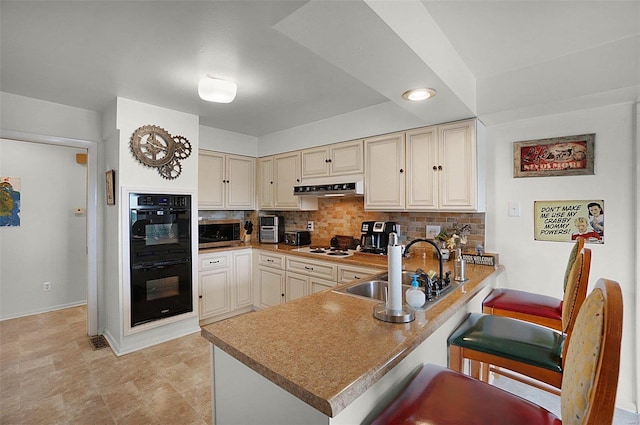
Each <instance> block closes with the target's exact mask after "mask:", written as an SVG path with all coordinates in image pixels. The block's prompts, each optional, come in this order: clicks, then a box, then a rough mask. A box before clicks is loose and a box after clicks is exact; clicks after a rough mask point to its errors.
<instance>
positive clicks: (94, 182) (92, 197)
mask: <svg viewBox="0 0 640 425" xmlns="http://www.w3.org/2000/svg"><path fill="white" fill-rule="evenodd" d="M0 138H3V139H10V140H16V141H22V142H33V143H43V144H48V145H57V146H66V147H73V148H83V149H87V215H86V217H87V241H86V242H87V335H89V336H93V335H98V333H99V332H98V143H97V142H92V141H89V140H79V139H68V138H64V137H55V136H44V135H40V134H32V133H24V132H19V131H12V130H4V129H0Z"/></svg>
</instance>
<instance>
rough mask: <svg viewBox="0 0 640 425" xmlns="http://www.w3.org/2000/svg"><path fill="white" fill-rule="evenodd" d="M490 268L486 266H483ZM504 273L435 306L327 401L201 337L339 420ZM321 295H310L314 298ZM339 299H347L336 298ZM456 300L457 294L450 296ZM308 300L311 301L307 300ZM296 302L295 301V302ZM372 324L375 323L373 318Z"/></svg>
mask: <svg viewBox="0 0 640 425" xmlns="http://www.w3.org/2000/svg"><path fill="white" fill-rule="evenodd" d="M482 267H486V266H482ZM503 271H504V267H503V266H498V267H496V268H495V269H493V270H492V273H491V274H489V275H487V276H485V277H484V278H483V279H482V280H480V281H479V282H474V284H473V285H471V286H470V287H466V284H465V285H463V286H462V287H461V288H459V289H460V291H459V293H458V296H457V297H456V298H455V299H452V300H451V303H440V304H437V305H435V306H433V307H432V308H431V309H430V310H429V312H428V315H429V320H430V322H429V325H428V326H425V327H424V329H422V330H421V332H419V333H418V334H417V335H416V336H415V337H413V338H410V339H409V340H407V341H406V343H405V344H403V345H402V346H399V347H397V348H396V349H395V350H393V351H390V352H389V356H388V357H387V358H384V359H380V361H379V362H378V363H377V364H375V365H374V366H372V367H371V368H369V369H368V370H367V371H366V372H365V373H363V374H362V375H361V376H359V377H358V378H357V379H356V380H355V381H353V382H352V383H351V384H349V385H348V386H346V387H345V388H343V389H342V390H340V391H339V392H338V393H337V394H334V395H332V396H331V397H328V398H327V397H323V396H320V395H317V394H314V393H313V392H312V391H309V390H307V389H305V388H303V387H301V386H300V385H299V384H297V383H295V382H293V381H291V380H289V379H288V378H286V377H285V376H283V375H281V374H280V373H278V372H276V371H274V370H272V369H270V368H268V367H266V366H265V365H264V364H261V363H260V362H258V361H256V360H255V359H253V358H252V357H251V356H249V355H246V354H245V353H243V352H242V351H241V350H240V349H238V348H236V347H234V346H233V345H232V344H230V343H228V342H227V341H225V340H224V339H222V338H220V337H219V336H217V335H215V334H213V333H212V332H210V331H209V330H208V329H207V328H206V326H205V327H203V328H202V330H201V335H202V336H203V337H204V338H206V339H207V340H209V341H210V342H211V343H213V344H214V345H215V346H217V347H218V348H220V349H221V350H223V351H225V352H226V353H227V354H229V355H231V356H232V357H234V358H235V359H237V360H238V361H239V362H241V363H242V364H244V365H245V366H247V367H249V368H250V369H252V370H254V371H255V372H257V373H259V374H260V375H262V376H264V377H265V378H266V379H268V380H270V381H271V382H272V383H274V384H275V385H278V386H279V387H281V388H282V389H284V390H285V391H287V392H289V393H291V394H292V395H294V396H296V397H297V398H299V399H301V400H302V401H304V402H305V403H307V404H309V405H310V406H312V407H314V408H315V409H317V410H318V411H320V412H322V413H323V414H325V415H327V416H329V417H335V416H336V415H337V414H338V413H340V412H341V411H342V410H343V409H344V408H345V407H347V406H348V405H349V404H350V403H351V402H353V401H354V400H355V399H356V398H358V397H359V396H360V395H362V394H363V393H364V392H365V391H367V390H368V389H369V388H370V387H371V386H372V385H374V384H375V383H376V382H378V381H379V380H380V379H381V378H382V377H383V376H384V375H385V374H387V373H388V372H389V371H390V370H391V369H392V368H393V367H395V366H396V365H397V364H398V363H400V362H401V361H402V360H403V359H404V358H405V357H407V356H408V355H409V354H410V353H411V352H412V351H413V350H414V349H415V348H416V347H417V346H419V345H420V344H421V343H422V342H424V341H425V340H426V339H427V338H428V337H429V336H430V335H432V334H433V333H434V332H435V331H436V330H437V329H438V328H439V327H440V326H441V325H442V324H443V323H445V322H446V321H447V320H448V319H449V318H451V317H452V316H453V315H454V314H455V313H457V312H458V311H460V310H461V309H462V308H463V307H464V306H465V305H466V304H467V303H468V302H469V301H470V300H471V299H472V298H473V297H475V296H476V295H477V294H478V293H479V292H480V291H481V290H483V289H484V288H485V287H486V286H487V285H488V284H489V282H491V281H493V280H495V279H496V278H497V277H498V276H499V275H500V274H501V273H502V272H503ZM316 295H319V294H314V295H310V296H309V297H313V296H316ZM335 295H336V296H344V295H340V294H335ZM450 295H451V296H453V295H454V294H450ZM305 298H307V297H305ZM360 301H361V302H363V303H368V304H370V305H371V306H373V305H374V303H372V302H371V301H369V300H360ZM293 302H295V301H293ZM372 320H375V319H373V317H372Z"/></svg>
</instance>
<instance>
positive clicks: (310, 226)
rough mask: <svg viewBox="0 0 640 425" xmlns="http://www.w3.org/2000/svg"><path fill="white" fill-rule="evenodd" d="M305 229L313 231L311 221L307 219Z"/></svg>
mask: <svg viewBox="0 0 640 425" xmlns="http://www.w3.org/2000/svg"><path fill="white" fill-rule="evenodd" d="M307 230H308V231H310V232H313V221H307Z"/></svg>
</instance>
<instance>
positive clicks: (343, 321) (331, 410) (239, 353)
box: [202, 258, 503, 424]
mask: <svg viewBox="0 0 640 425" xmlns="http://www.w3.org/2000/svg"><path fill="white" fill-rule="evenodd" d="M417 267H420V268H423V269H425V270H428V269H437V262H436V261H435V260H432V259H431V258H428V259H424V258H413V259H409V260H405V263H404V264H403V268H404V269H405V270H415V269H416V268H417ZM451 267H452V264H451V263H445V271H448V270H450V269H451ZM502 271H503V268H502V266H498V267H496V268H494V267H490V266H481V265H469V266H468V268H467V277H468V279H469V280H468V281H467V282H465V283H464V284H463V285H461V286H460V287H458V288H456V289H455V290H453V291H451V292H449V293H448V294H447V295H446V296H445V297H443V299H441V300H440V301H439V302H438V303H437V304H435V305H434V306H432V307H431V308H430V309H428V310H427V311H419V312H417V313H416V319H415V320H414V321H412V322H410V323H406V324H392V323H386V322H382V321H379V320H377V319H375V318H374V317H373V308H374V306H375V305H376V304H378V303H379V301H376V300H368V299H362V298H357V297H353V296H350V295H345V294H340V293H336V292H334V291H332V290H326V291H323V292H320V293H316V294H312V295H309V296H306V297H303V298H300V299H297V300H294V301H291V302H288V303H285V304H281V305H278V306H276V307H272V308H268V309H265V310H262V311H259V312H255V313H250V314H245V315H242V316H237V317H234V318H231V319H228V320H224V321H221V322H217V323H213V324H210V325H207V326H204V327H203V328H202V335H203V336H204V337H205V338H206V339H208V340H209V341H210V342H211V361H212V379H213V392H214V394H213V410H214V412H213V413H214V423H217V424H229V423H236V424H241V423H244V424H246V423H273V424H275V423H278V424H354V423H362V422H366V421H367V418H368V417H369V415H370V414H371V412H375V411H376V410H379V409H381V408H382V407H384V405H385V404H386V402H387V401H388V400H390V399H391V398H392V397H393V396H394V395H395V392H397V391H398V390H399V389H400V388H402V385H403V383H404V382H406V380H407V379H408V378H409V377H410V375H411V374H412V372H413V371H415V370H416V368H417V367H418V366H419V365H421V364H423V363H424V362H432V363H438V364H444V365H446V337H447V335H448V334H449V333H450V332H451V330H452V329H453V328H454V327H455V326H456V325H457V324H458V323H459V321H460V320H461V319H462V318H463V317H464V316H465V314H466V312H467V311H470V310H478V309H479V303H480V300H481V299H482V294H483V293H484V292H486V290H487V289H488V288H491V287H494V286H497V281H498V278H499V277H500V275H501V274H502Z"/></svg>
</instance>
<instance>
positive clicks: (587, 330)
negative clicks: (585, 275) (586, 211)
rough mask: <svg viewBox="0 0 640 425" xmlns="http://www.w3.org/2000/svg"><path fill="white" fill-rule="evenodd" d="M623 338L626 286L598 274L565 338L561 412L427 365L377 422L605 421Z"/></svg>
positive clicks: (523, 424) (531, 424)
mask: <svg viewBox="0 0 640 425" xmlns="http://www.w3.org/2000/svg"><path fill="white" fill-rule="evenodd" d="M621 339H622V292H621V290H620V285H618V283H616V282H614V281H611V280H606V279H600V280H598V283H597V284H596V287H595V289H594V290H593V291H592V292H591V294H589V296H588V297H587V299H586V301H585V302H584V304H583V306H582V308H581V309H580V312H579V313H578V317H577V319H576V321H575V328H574V332H573V334H572V336H571V339H570V340H569V341H568V345H569V348H568V350H567V366H566V369H565V373H564V375H563V377H562V395H561V398H560V404H561V418H558V417H557V416H556V415H554V414H553V413H551V412H549V411H548V410H546V409H544V408H543V407H541V406H538V405H536V404H534V403H532V402H529V401H527V400H525V399H523V398H520V397H518V396H516V395H514V394H511V393H509V392H506V391H504V390H501V389H499V388H497V387H494V386H492V385H489V384H487V383H485V382H482V381H479V380H476V379H474V378H472V377H469V376H467V375H463V374H461V373H458V372H455V371H453V370H451V369H447V368H444V367H441V366H436V365H432V364H427V365H425V366H424V367H423V368H422V369H421V370H420V371H419V372H418V373H417V374H416V375H415V377H414V378H413V379H412V381H411V382H410V383H409V385H408V386H407V387H406V388H405V389H403V390H402V391H401V392H400V394H398V396H396V398H395V399H394V400H393V401H392V402H391V403H390V404H389V405H387V406H386V407H385V408H384V409H383V411H382V412H381V413H380V414H379V415H378V416H377V417H375V419H373V422H372V424H373V425H390V424H393V425H402V424H429V425H445V424H447V425H452V424H456V425H487V424H491V425H514V424H518V425H561V424H563V423H564V424H565V425H571V424H581V425H602V424H610V423H612V421H613V414H614V410H615V399H616V391H617V386H618V375H619V371H620V344H621Z"/></svg>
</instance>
